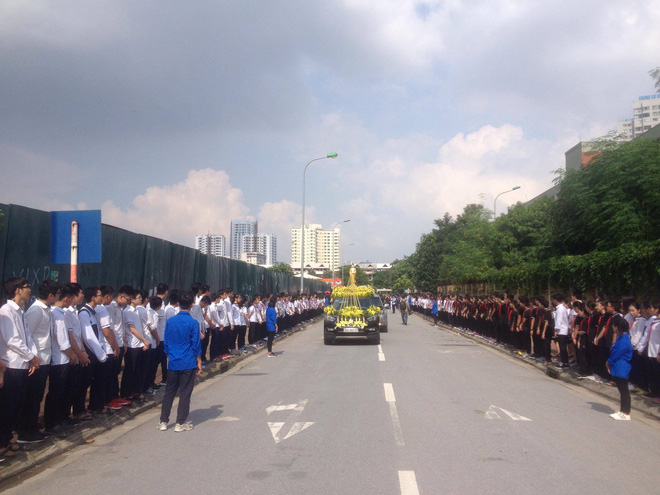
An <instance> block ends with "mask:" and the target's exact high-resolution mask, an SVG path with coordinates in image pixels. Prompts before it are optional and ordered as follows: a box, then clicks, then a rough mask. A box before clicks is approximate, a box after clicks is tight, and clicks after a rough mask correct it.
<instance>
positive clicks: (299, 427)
mask: <svg viewBox="0 0 660 495" xmlns="http://www.w3.org/2000/svg"><path fill="white" fill-rule="evenodd" d="M308 402H309V399H305V400H302V401H300V402H299V403H298V404H286V405H277V406H270V407H267V408H266V412H267V413H268V415H269V416H270V415H271V414H272V413H273V412H275V411H293V412H292V413H291V415H290V416H289V419H288V420H287V421H285V422H281V421H278V422H272V423H271V422H269V423H268V428H270V433H271V435H273V440H275V443H280V442H281V441H282V440H286V439H287V438H291V437H292V436H293V435H295V434H296V433H300V432H301V431H303V430H305V429H307V428H309V427H310V426H312V425H313V424H314V422H299V421H295V420H296V419H298V417H299V416H300V415H301V414H302V412H303V410H304V409H305V406H306V405H307V403H308Z"/></svg>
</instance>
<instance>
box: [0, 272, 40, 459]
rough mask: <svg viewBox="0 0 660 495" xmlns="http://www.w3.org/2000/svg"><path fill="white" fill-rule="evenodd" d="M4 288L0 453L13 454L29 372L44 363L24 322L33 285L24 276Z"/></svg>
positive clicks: (0, 311)
mask: <svg viewBox="0 0 660 495" xmlns="http://www.w3.org/2000/svg"><path fill="white" fill-rule="evenodd" d="M3 288H4V290H5V293H6V294H7V297H8V298H9V300H8V301H7V303H6V304H5V305H4V306H2V308H0V359H2V361H3V362H4V364H5V366H6V369H5V372H4V383H3V386H2V388H0V454H2V455H4V456H8V457H10V456H13V455H14V454H13V451H14V450H16V449H15V448H13V447H12V445H11V439H12V437H13V433H12V432H13V430H14V429H15V428H16V426H17V423H18V417H19V414H20V411H21V407H22V405H23V400H24V398H25V390H26V388H27V381H28V377H29V375H32V374H33V373H34V372H35V371H36V370H37V369H38V368H39V365H40V364H41V358H40V357H39V351H38V350H37V347H36V346H35V345H34V342H33V341H32V336H31V335H30V331H29V330H28V328H27V326H26V325H25V320H24V313H23V307H24V306H25V304H26V303H27V302H28V301H29V300H30V295H31V288H30V285H29V284H28V281H27V280H26V279H24V278H23V277H10V278H8V279H7V280H5V282H4V284H3Z"/></svg>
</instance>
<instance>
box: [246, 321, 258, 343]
mask: <svg viewBox="0 0 660 495" xmlns="http://www.w3.org/2000/svg"><path fill="white" fill-rule="evenodd" d="M258 329H259V323H257V322H256V321H251V322H250V331H249V333H248V342H249V343H250V344H254V343H255V342H256V341H257V340H259V339H258V338H257V330H258Z"/></svg>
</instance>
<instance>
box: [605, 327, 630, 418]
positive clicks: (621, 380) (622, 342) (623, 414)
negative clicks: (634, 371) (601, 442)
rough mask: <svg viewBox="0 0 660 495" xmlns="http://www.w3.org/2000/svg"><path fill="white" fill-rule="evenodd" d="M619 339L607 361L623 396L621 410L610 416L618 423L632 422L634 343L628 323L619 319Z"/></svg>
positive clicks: (617, 329)
mask: <svg viewBox="0 0 660 495" xmlns="http://www.w3.org/2000/svg"><path fill="white" fill-rule="evenodd" d="M614 328H615V330H616V332H617V335H618V336H617V339H616V342H615V343H614V345H613V346H612V349H611V351H610V358H609V359H608V360H607V371H609V373H610V375H612V378H613V379H614V383H616V386H617V388H618V389H619V393H620V394H621V410H620V411H619V412H616V413H614V414H610V416H611V417H612V419H616V420H617V421H630V390H628V375H629V374H630V368H631V364H630V362H631V360H632V353H633V348H632V342H631V341H630V334H629V333H628V322H627V321H626V320H624V319H623V318H619V319H617V320H616V321H615V322H614Z"/></svg>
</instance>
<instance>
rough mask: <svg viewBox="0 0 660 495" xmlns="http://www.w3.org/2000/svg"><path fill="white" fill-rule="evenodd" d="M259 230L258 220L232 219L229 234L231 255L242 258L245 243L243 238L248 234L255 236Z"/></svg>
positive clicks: (234, 257)
mask: <svg viewBox="0 0 660 495" xmlns="http://www.w3.org/2000/svg"><path fill="white" fill-rule="evenodd" d="M257 232H258V227H257V222H256V221H254V220H232V221H231V231H230V234H229V257H230V258H232V259H234V260H240V259H241V253H242V252H243V245H244V243H243V238H245V237H246V236H249V237H253V238H254V236H256V235H257ZM248 242H250V241H248Z"/></svg>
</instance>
